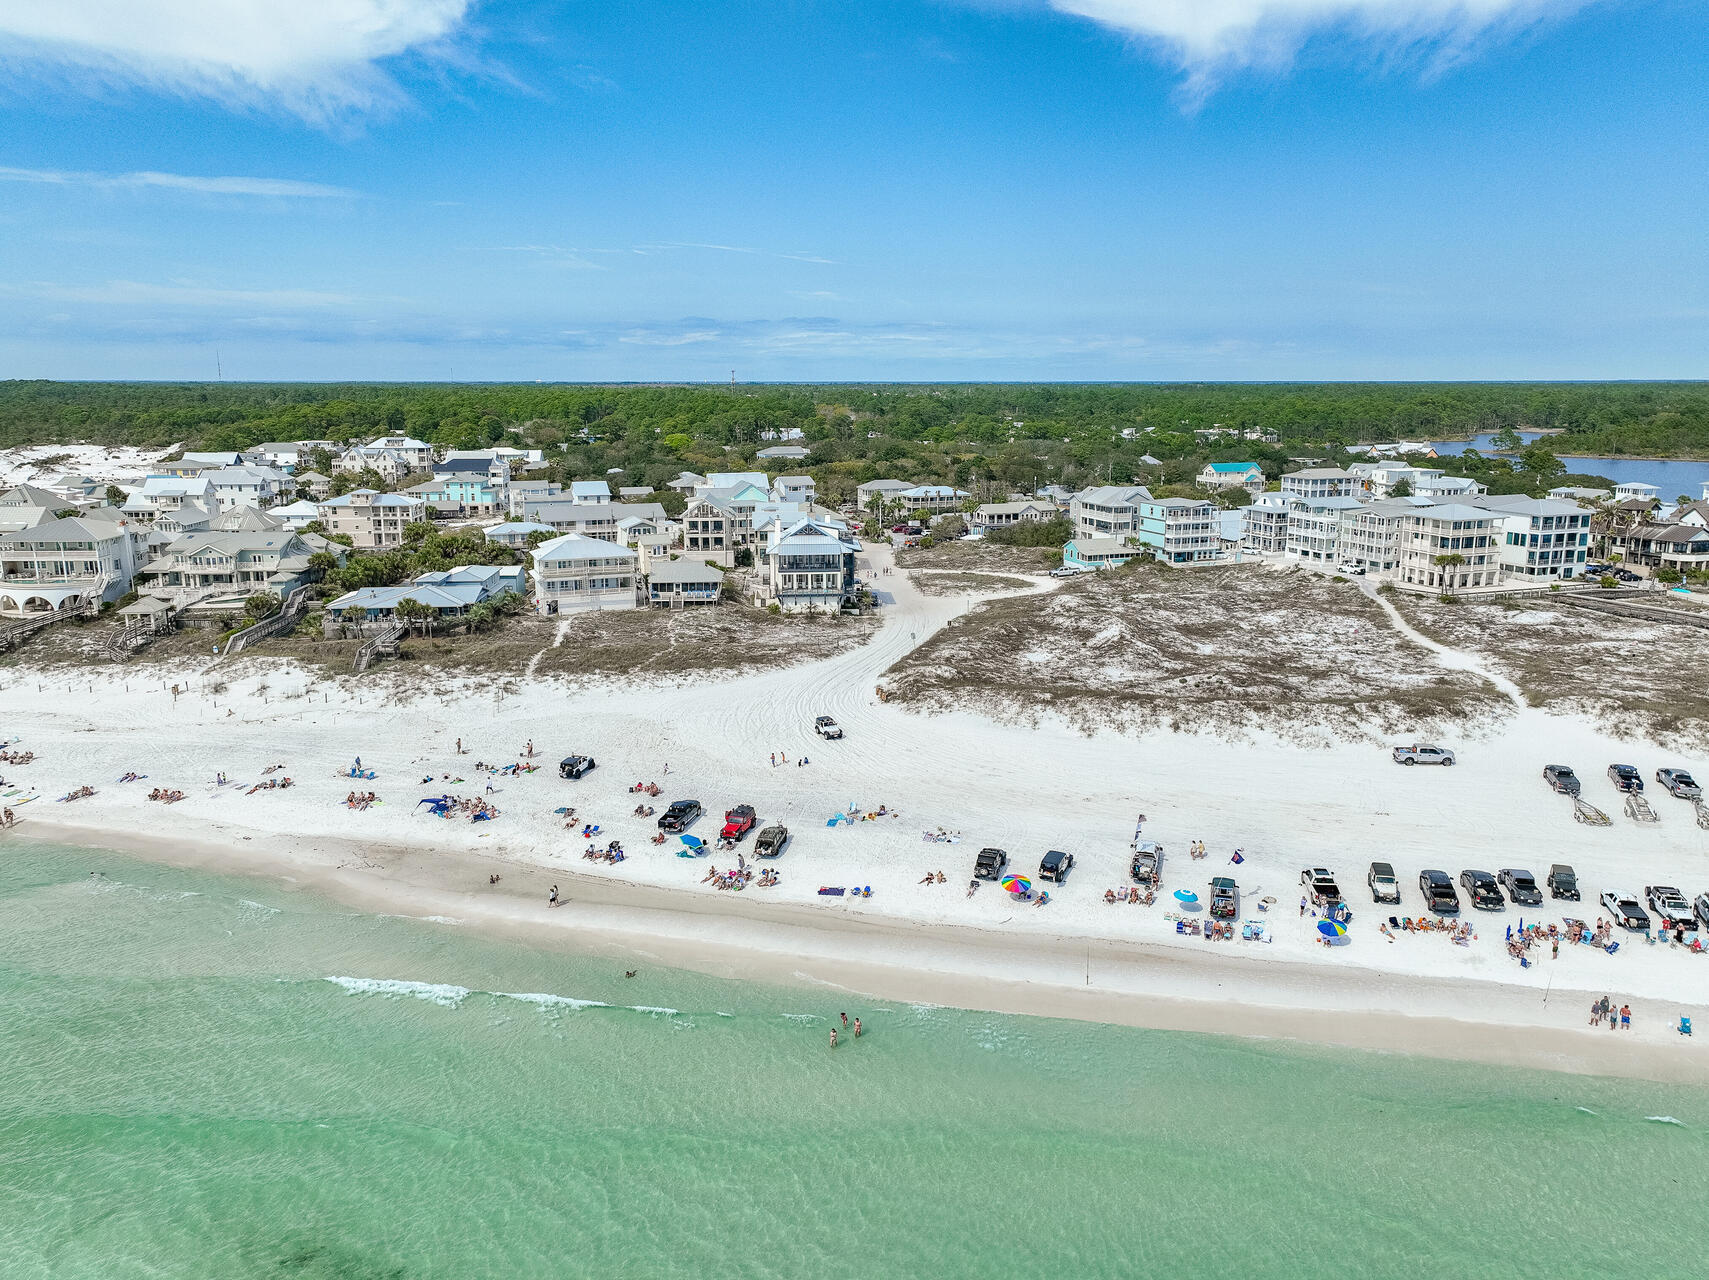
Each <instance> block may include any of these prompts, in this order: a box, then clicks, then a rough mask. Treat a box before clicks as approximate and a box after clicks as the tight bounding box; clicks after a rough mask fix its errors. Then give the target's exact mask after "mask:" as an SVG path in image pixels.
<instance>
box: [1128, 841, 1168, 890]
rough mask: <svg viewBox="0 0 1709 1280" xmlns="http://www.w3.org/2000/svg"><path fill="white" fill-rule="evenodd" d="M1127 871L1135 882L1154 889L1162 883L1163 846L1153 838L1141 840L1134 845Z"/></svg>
mask: <svg viewBox="0 0 1709 1280" xmlns="http://www.w3.org/2000/svg"><path fill="white" fill-rule="evenodd" d="M1127 872H1128V874H1129V875H1130V876H1132V877H1133V882H1134V883H1135V884H1143V885H1147V886H1149V887H1150V888H1153V889H1155V888H1156V887H1157V886H1158V885H1160V884H1162V883H1163V846H1162V845H1160V844H1158V843H1157V842H1156V841H1155V840H1141V841H1140V842H1139V843H1138V844H1137V845H1135V846H1134V850H1133V861H1132V862H1131V863H1129V864H1128V869H1127Z"/></svg>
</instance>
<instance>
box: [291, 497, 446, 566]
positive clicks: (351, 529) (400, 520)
mask: <svg viewBox="0 0 1709 1280" xmlns="http://www.w3.org/2000/svg"><path fill="white" fill-rule="evenodd" d="M315 511H316V512H317V513H318V514H319V516H320V523H321V526H322V527H323V528H324V529H325V530H326V532H327V533H328V534H344V535H345V536H347V537H348V538H349V539H350V542H351V545H352V546H354V547H355V548H356V549H357V550H359V551H384V550H386V549H387V548H389V547H396V546H401V545H402V544H403V540H404V529H405V528H407V527H408V526H409V525H411V524H414V523H415V522H416V521H418V520H425V519H426V518H427V504H426V503H425V502H423V501H422V500H421V499H420V498H418V497H416V496H415V495H414V494H412V493H376V492H375V491H374V490H373V489H353V490H352V491H351V492H349V493H347V494H345V495H344V496H343V497H341V498H328V499H327V500H326V501H325V502H317V503H316V504H315Z"/></svg>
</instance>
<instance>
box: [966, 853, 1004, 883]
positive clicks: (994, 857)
mask: <svg viewBox="0 0 1709 1280" xmlns="http://www.w3.org/2000/svg"><path fill="white" fill-rule="evenodd" d="M1008 865H1009V855H1008V854H1006V853H1004V852H1003V851H1002V850H1001V849H981V850H980V851H979V856H978V857H977V858H975V859H974V860H973V875H974V877H975V878H976V879H979V880H995V879H996V878H997V877H998V876H1000V875H1002V874H1003V868H1004V867H1006V866H1008Z"/></svg>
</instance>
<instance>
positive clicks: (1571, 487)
mask: <svg viewBox="0 0 1709 1280" xmlns="http://www.w3.org/2000/svg"><path fill="white" fill-rule="evenodd" d="M1548 496H1549V497H1551V498H1559V499H1560V500H1561V501H1562V502H1605V501H1607V500H1608V499H1609V498H1612V497H1613V496H1614V491H1613V490H1612V489H1592V488H1587V487H1586V486H1584V485H1577V484H1563V485H1557V486H1556V487H1555V488H1553V489H1550V490H1549V495H1548Z"/></svg>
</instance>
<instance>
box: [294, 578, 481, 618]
mask: <svg viewBox="0 0 1709 1280" xmlns="http://www.w3.org/2000/svg"><path fill="white" fill-rule="evenodd" d="M485 591H486V588H485V587H483V586H482V585H481V584H480V583H478V582H456V583H450V584H447V585H445V586H435V585H432V584H430V583H423V582H406V583H402V584H400V585H399V586H395V587H363V588H362V589H361V590H359V591H351V592H347V593H346V594H344V595H341V596H339V597H338V599H336V600H334V601H333V602H332V603H331V604H329V605H327V606H326V607H327V610H328V611H329V612H332V613H343V612H345V611H347V610H350V609H395V608H397V607H398V605H399V604H400V603H402V602H403V601H405V600H415V601H418V602H419V603H421V604H424V605H427V606H428V607H430V608H433V609H467V608H468V607H469V606H470V605H472V604H478V603H480V600H481V597H482V595H483V594H485Z"/></svg>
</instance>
